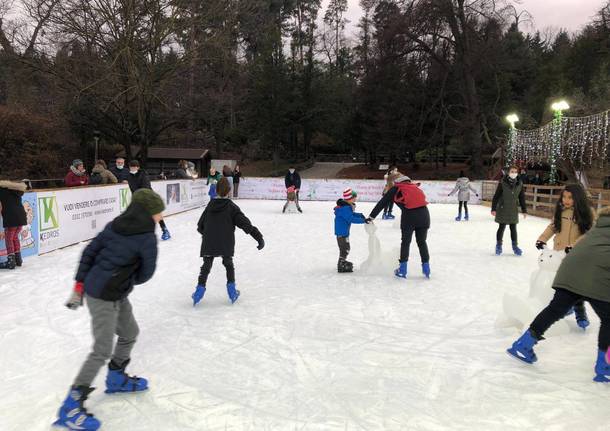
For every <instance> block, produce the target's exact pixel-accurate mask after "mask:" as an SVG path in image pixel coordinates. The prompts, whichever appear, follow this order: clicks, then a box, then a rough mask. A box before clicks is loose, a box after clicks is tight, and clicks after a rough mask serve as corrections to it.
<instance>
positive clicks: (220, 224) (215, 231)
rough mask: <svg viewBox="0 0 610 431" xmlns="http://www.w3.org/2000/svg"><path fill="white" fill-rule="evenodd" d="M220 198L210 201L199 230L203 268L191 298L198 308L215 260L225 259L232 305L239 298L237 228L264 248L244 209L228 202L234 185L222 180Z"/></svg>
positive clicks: (202, 216)
mask: <svg viewBox="0 0 610 431" xmlns="http://www.w3.org/2000/svg"><path fill="white" fill-rule="evenodd" d="M217 192H218V197H217V198H216V199H213V200H211V201H210V203H209V204H208V206H207V207H206V208H205V210H204V211H203V214H202V215H201V218H200V219H199V222H198V223H197V231H198V232H199V233H200V234H201V236H202V241H201V257H202V258H203V266H202V267H201V271H200V273H199V280H198V284H197V287H196V288H195V292H194V293H193V295H192V296H191V297H192V298H193V305H197V304H198V303H199V301H201V300H202V299H203V295H204V294H205V290H206V288H205V285H206V283H207V281H208V275H209V274H210V271H211V270H212V264H213V263H214V258H215V257H222V264H223V265H224V266H225V269H226V271H227V293H228V295H229V299H230V300H231V302H232V303H235V301H237V298H239V290H236V289H235V267H234V265H233V255H234V254H235V227H238V228H240V229H241V230H243V231H244V232H245V233H247V234H248V235H251V236H252V238H254V239H255V240H256V242H258V249H259V250H262V249H263V247H264V246H265V241H264V240H263V235H262V234H261V233H260V231H259V230H258V229H257V228H256V227H254V226H252V223H251V222H250V220H249V219H248V217H246V216H245V215H244V213H243V212H241V209H240V208H239V207H238V206H237V205H236V204H235V203H234V202H233V201H232V200H231V199H229V194H230V193H231V185H230V184H229V181H228V180H227V179H226V178H224V177H223V178H221V179H220V181H218V184H217Z"/></svg>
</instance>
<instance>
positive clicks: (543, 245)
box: [536, 241, 546, 250]
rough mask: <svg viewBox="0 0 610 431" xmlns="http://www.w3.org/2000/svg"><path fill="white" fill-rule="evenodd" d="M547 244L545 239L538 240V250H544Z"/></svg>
mask: <svg viewBox="0 0 610 431" xmlns="http://www.w3.org/2000/svg"><path fill="white" fill-rule="evenodd" d="M545 246H546V242H544V241H536V248H537V249H538V250H544V247H545Z"/></svg>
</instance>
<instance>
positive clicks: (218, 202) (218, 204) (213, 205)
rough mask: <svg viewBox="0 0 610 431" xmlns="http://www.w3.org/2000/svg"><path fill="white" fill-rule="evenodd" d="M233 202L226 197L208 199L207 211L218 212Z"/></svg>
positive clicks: (224, 209)
mask: <svg viewBox="0 0 610 431" xmlns="http://www.w3.org/2000/svg"><path fill="white" fill-rule="evenodd" d="M232 203H233V202H232V201H231V199H228V198H221V197H217V198H216V199H214V200H212V201H210V203H209V204H208V207H209V211H210V212H213V213H219V212H223V211H226V210H227V207H228V206H230V205H231V204H232Z"/></svg>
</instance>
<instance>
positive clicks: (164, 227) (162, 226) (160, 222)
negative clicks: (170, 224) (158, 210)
mask: <svg viewBox="0 0 610 431" xmlns="http://www.w3.org/2000/svg"><path fill="white" fill-rule="evenodd" d="M159 227H160V228H161V229H162V230H166V229H167V226H165V220H159Z"/></svg>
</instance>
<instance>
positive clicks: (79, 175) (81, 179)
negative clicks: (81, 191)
mask: <svg viewBox="0 0 610 431" xmlns="http://www.w3.org/2000/svg"><path fill="white" fill-rule="evenodd" d="M64 183H65V184H66V187H78V186H86V185H87V184H89V177H88V176H87V171H86V170H85V165H84V164H83V161H82V160H80V159H75V160H74V161H73V162H72V166H70V171H69V172H68V174H67V175H66V178H65V179H64Z"/></svg>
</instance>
